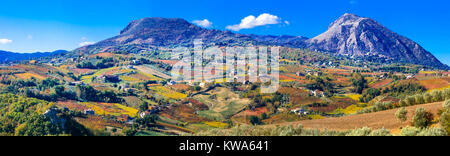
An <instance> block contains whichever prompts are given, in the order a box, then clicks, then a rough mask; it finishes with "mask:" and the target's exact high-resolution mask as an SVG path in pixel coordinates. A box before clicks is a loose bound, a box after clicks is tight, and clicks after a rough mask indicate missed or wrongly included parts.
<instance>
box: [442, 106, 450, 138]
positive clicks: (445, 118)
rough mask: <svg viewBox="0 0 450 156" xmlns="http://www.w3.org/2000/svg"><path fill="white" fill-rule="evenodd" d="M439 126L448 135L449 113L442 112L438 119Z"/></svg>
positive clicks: (449, 127)
mask: <svg viewBox="0 0 450 156" xmlns="http://www.w3.org/2000/svg"><path fill="white" fill-rule="evenodd" d="M439 125H441V127H442V128H443V129H444V130H446V131H447V134H450V111H449V110H447V111H446V112H443V113H442V114H441V116H440V118H439Z"/></svg>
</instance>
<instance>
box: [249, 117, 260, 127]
mask: <svg viewBox="0 0 450 156" xmlns="http://www.w3.org/2000/svg"><path fill="white" fill-rule="evenodd" d="M250 123H251V124H252V125H260V124H261V119H259V118H258V117H257V116H250Z"/></svg>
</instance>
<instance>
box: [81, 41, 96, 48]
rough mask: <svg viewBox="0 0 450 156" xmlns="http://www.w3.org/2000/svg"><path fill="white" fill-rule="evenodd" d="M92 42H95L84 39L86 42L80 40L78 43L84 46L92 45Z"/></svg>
mask: <svg viewBox="0 0 450 156" xmlns="http://www.w3.org/2000/svg"><path fill="white" fill-rule="evenodd" d="M93 44H95V42H88V41H86V42H81V43H80V44H79V45H80V47H84V46H88V45H93Z"/></svg>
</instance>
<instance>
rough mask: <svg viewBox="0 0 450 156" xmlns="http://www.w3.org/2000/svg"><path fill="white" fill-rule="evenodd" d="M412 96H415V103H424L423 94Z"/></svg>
mask: <svg viewBox="0 0 450 156" xmlns="http://www.w3.org/2000/svg"><path fill="white" fill-rule="evenodd" d="M414 98H415V104H416V105H419V104H424V103H425V100H424V99H423V95H421V94H419V95H416V96H414Z"/></svg>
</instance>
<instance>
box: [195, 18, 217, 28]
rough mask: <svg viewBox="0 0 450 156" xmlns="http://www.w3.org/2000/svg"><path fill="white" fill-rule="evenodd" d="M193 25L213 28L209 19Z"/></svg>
mask: <svg viewBox="0 0 450 156" xmlns="http://www.w3.org/2000/svg"><path fill="white" fill-rule="evenodd" d="M192 23H194V24H197V25H199V26H201V27H205V28H210V27H211V26H212V24H213V23H212V22H210V21H208V20H207V19H204V20H194V21H192Z"/></svg>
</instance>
